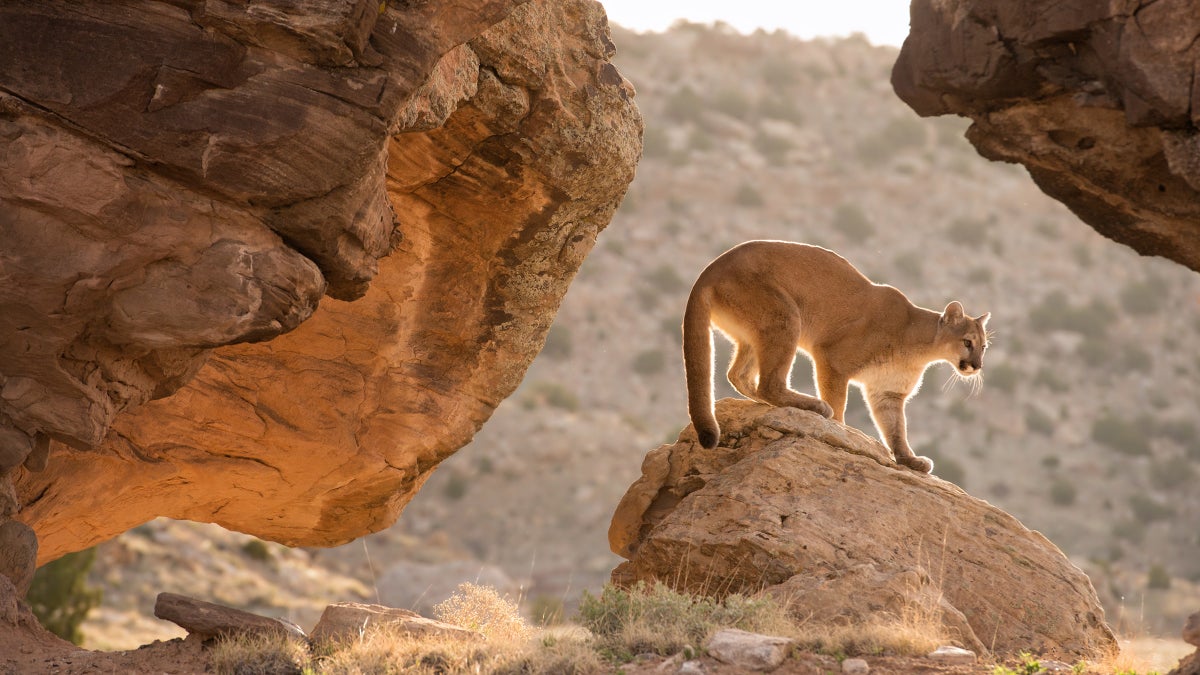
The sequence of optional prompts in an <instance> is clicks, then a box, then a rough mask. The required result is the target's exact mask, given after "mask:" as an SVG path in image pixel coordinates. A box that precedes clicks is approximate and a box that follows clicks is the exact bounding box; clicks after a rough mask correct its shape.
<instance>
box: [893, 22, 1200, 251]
mask: <svg viewBox="0 0 1200 675" xmlns="http://www.w3.org/2000/svg"><path fill="white" fill-rule="evenodd" d="M910 26H911V28H910V32H909V35H908V38H907V39H906V40H905V42H904V46H903V48H902V50H901V52H900V56H899V58H898V59H897V61H896V64H895V67H894V69H893V71H892V85H893V87H894V88H895V91H896V93H897V94H898V95H899V96H900V98H902V99H903V100H904V101H905V102H906V103H908V105H909V106H911V107H912V108H913V109H914V110H915V111H917V113H919V114H921V115H923V116H930V115H945V114H957V115H962V116H964V117H969V118H971V119H972V120H973V121H974V124H972V125H971V128H970V129H969V130H968V132H967V138H968V139H970V141H971V142H972V143H974V144H975V147H976V148H977V149H978V150H979V152H980V154H982V155H983V156H985V157H987V158H989V159H993V160H999V161H1005V162H1019V163H1021V164H1023V165H1024V166H1025V167H1026V169H1028V171H1029V174H1030V176H1032V177H1033V179H1034V181H1035V182H1036V183H1037V184H1038V186H1039V187H1040V188H1041V189H1042V190H1043V191H1044V192H1045V193H1046V194H1048V195H1050V196H1051V197H1054V198H1055V199H1058V200H1059V201H1061V202H1063V203H1064V204H1066V205H1067V206H1068V207H1069V208H1070V209H1071V210H1072V211H1073V212H1074V213H1075V214H1076V215H1078V216H1079V217H1080V218H1081V219H1082V220H1083V221H1085V222H1086V223H1088V224H1089V225H1091V226H1092V227H1093V228H1095V229H1096V231H1098V232H1100V233H1101V234H1103V235H1105V236H1106V237H1109V238H1110V239H1113V240H1115V241H1119V242H1121V243H1124V244H1127V245H1129V246H1131V247H1132V248H1134V249H1135V250H1137V251H1138V252H1139V253H1142V254H1143V255H1158V256H1163V257H1166V258H1170V259H1172V260H1175V261H1176V262H1179V263H1181V264H1183V265H1186V266H1187V267H1190V268H1191V269H1193V270H1198V271H1200V135H1198V130H1197V129H1198V127H1200V89H1198V88H1196V87H1195V79H1196V74H1197V73H1198V72H1200V3H1197V2H1195V0H1158V1H1155V0H1129V1H1125V2H1092V1H1090V0H1064V1H1058V0H1053V1H1052V0H913V2H912V4H911V21H910Z"/></svg>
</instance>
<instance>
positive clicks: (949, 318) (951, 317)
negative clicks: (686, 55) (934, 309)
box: [940, 300, 963, 325]
mask: <svg viewBox="0 0 1200 675" xmlns="http://www.w3.org/2000/svg"><path fill="white" fill-rule="evenodd" d="M962 318H963V308H962V304H960V303H959V302H958V301H957V300H952V301H951V302H950V304H948V305H946V309H944V310H942V319H941V321H940V323H942V324H943V325H945V324H947V323H954V322H957V321H959V320H960V319H962Z"/></svg>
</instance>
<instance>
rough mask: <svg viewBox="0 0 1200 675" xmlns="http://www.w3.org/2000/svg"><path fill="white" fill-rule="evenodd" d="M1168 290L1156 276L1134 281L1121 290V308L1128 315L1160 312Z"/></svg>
mask: <svg viewBox="0 0 1200 675" xmlns="http://www.w3.org/2000/svg"><path fill="white" fill-rule="evenodd" d="M1169 290H1170V289H1169V288H1168V286H1167V282H1166V281H1164V280H1163V279H1162V278H1161V277H1159V276H1157V275H1152V276H1149V277H1146V278H1145V279H1143V280H1141V281H1134V282H1131V283H1129V284H1127V285H1126V286H1125V287H1124V288H1122V289H1121V294H1120V299H1121V307H1122V308H1123V309H1124V310H1125V311H1126V312H1129V313H1130V314H1137V315H1146V314H1156V313H1158V312H1160V311H1162V309H1163V307H1164V306H1165V305H1166V303H1167V299H1168V297H1167V293H1168V291H1169Z"/></svg>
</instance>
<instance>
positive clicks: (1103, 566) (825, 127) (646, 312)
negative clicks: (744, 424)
mask: <svg viewBox="0 0 1200 675" xmlns="http://www.w3.org/2000/svg"><path fill="white" fill-rule="evenodd" d="M614 39H615V41H616V42H617V44H618V46H619V51H618V54H617V56H616V58H615V62H616V63H617V64H618V66H619V67H620V68H621V70H622V72H624V73H626V74H627V75H628V76H629V77H630V79H631V81H632V82H633V83H634V84H635V86H636V87H637V89H638V100H639V106H640V107H641V108H642V110H643V113H644V114H645V116H646V120H647V123H646V124H647V127H646V128H647V131H646V156H645V157H644V159H643V161H642V163H641V164H640V165H639V169H638V176H637V178H636V180H635V181H634V183H633V185H632V187H631V190H630V195H629V197H628V198H627V199H626V202H625V203H624V204H623V205H622V208H621V209H620V211H618V214H617V217H616V218H615V220H614V225H613V227H611V228H610V229H609V230H608V231H606V233H605V235H604V237H602V239H601V243H600V245H599V246H598V247H597V250H596V251H595V252H594V254H593V255H592V256H591V257H590V258H589V259H588V261H587V263H586V264H585V265H584V267H583V269H582V270H581V273H580V276H579V278H578V279H577V280H576V282H575V284H574V285H573V286H572V289H571V292H570V293H569V294H568V296H567V298H566V300H565V301H564V304H563V307H562V309H561V311H560V314H559V317H558V319H557V321H556V324H555V326H554V328H553V329H552V330H551V333H550V337H549V340H548V343H547V348H546V350H544V352H543V353H542V354H541V356H539V358H538V359H537V361H535V363H534V365H533V366H532V367H531V369H530V371H529V373H528V375H527V376H526V378H525V381H524V382H523V384H522V386H521V388H520V389H518V391H517V392H516V394H515V395H514V396H513V398H512V399H510V400H508V401H506V402H505V403H504V404H503V405H502V406H501V407H500V408H499V410H498V414H497V415H496V416H495V417H494V418H493V419H492V420H491V421H490V422H489V424H488V425H487V426H486V427H485V428H484V429H483V430H482V431H481V433H480V434H479V435H478V436H477V438H476V440H475V441H474V442H473V443H472V444H471V445H469V446H467V448H465V449H464V451H463V452H462V453H460V454H459V455H457V456H456V457H455V458H453V459H452V460H451V461H450V462H449V463H447V464H446V465H445V466H444V467H443V470H442V471H439V472H438V473H437V474H435V475H434V476H433V478H432V479H431V481H430V483H429V484H428V486H427V489H426V490H425V491H424V492H422V494H421V495H419V496H418V497H417V499H415V500H414V502H413V504H411V505H410V507H409V508H408V510H407V511H406V512H405V515H404V517H403V518H402V519H401V520H400V522H399V523H398V524H397V527H396V528H395V529H396V530H397V531H399V532H403V533H406V534H410V535H416V536H419V537H428V536H437V537H444V538H447V539H449V540H450V541H452V542H454V543H455V544H457V545H458V546H460V547H462V548H465V549H467V550H469V551H471V552H472V554H473V555H474V556H475V557H477V558H478V559H479V560H481V561H487V562H489V563H497V564H500V565H501V566H502V567H504V568H505V569H507V570H509V571H510V573H511V574H513V575H514V576H517V577H518V578H520V577H525V578H530V579H531V580H532V584H533V585H532V587H531V589H530V590H529V591H527V592H528V594H530V595H533V596H539V595H549V596H551V597H566V596H569V595H570V593H565V591H564V589H565V588H566V587H567V585H566V582H567V581H569V582H570V588H571V592H574V591H575V589H577V588H578V587H579V586H580V585H592V584H597V583H600V581H602V580H603V578H604V576H605V575H606V573H607V570H608V569H610V568H611V567H612V566H613V565H614V564H615V562H616V561H615V560H613V559H611V558H608V559H605V556H604V555H602V554H599V553H597V551H598V550H600V549H601V547H603V546H604V542H605V539H604V537H605V530H606V528H607V518H606V513H605V512H606V511H607V510H611V508H612V505H613V504H615V503H616V502H617V500H618V499H619V498H620V496H621V494H623V492H624V490H625V488H626V487H627V486H628V485H629V484H630V483H631V482H632V481H633V480H634V479H635V478H636V477H637V467H638V466H639V464H640V462H641V456H642V454H643V453H644V452H645V450H646V448H648V447H653V446H654V445H657V444H658V443H660V442H664V441H667V440H673V439H674V438H675V436H676V435H677V433H678V431H679V429H680V428H682V427H683V426H684V425H686V423H687V416H686V401H685V397H684V390H683V372H682V363H681V361H680V359H679V356H678V350H679V322H680V318H681V315H682V308H683V303H684V300H685V298H686V296H687V291H688V288H689V286H690V284H691V281H692V279H693V278H694V277H695V275H696V274H698V273H699V271H700V270H701V269H702V268H703V267H704V265H705V264H706V263H707V262H708V261H709V260H711V259H712V257H714V256H716V255H717V254H719V253H720V252H721V251H723V250H725V249H726V248H728V247H729V246H730V245H732V244H734V243H737V242H739V241H742V240H745V239H752V238H779V239H790V240H798V241H808V242H813V243H818V244H822V245H826V246H829V247H831V248H833V249H835V250H837V251H838V252H840V253H842V254H843V255H845V256H846V257H847V258H849V259H850V260H851V261H852V262H853V263H854V264H855V265H857V266H858V267H859V268H860V269H862V270H863V271H864V272H865V273H866V274H867V275H868V276H870V277H872V278H873V279H875V280H877V281H880V282H885V283H891V284H894V285H896V286H897V287H899V288H900V289H901V290H903V291H905V292H906V293H907V294H908V295H909V296H910V297H911V298H912V299H913V300H914V302H916V303H917V304H920V305H922V306H925V307H935V308H940V307H942V306H943V305H944V304H945V302H946V301H947V300H949V299H951V298H957V299H959V300H961V301H963V303H964V304H965V306H966V309H967V311H968V312H972V313H981V312H983V311H990V312H991V313H992V320H991V322H990V324H989V328H991V329H993V330H994V331H995V338H994V341H993V343H992V347H991V348H990V349H989V351H988V355H987V363H986V364H985V379H984V387H983V391H982V392H981V393H980V394H979V395H978V396H975V397H971V396H968V394H967V392H965V391H964V390H963V389H962V388H956V387H954V386H953V385H952V384H951V382H952V380H953V377H952V376H951V374H950V373H949V372H948V371H947V370H943V369H942V368H941V367H938V368H934V369H933V370H931V371H930V372H929V373H928V374H927V376H926V384H925V387H924V389H923V390H922V391H921V393H920V394H918V395H917V396H916V397H915V398H914V399H913V401H912V402H911V404H910V406H909V416H908V418H909V429H910V438H911V439H912V441H913V444H914V448H915V449H916V450H917V451H918V452H921V453H931V454H932V456H933V457H934V458H935V459H936V460H938V472H937V473H938V475H939V476H940V477H942V478H944V479H947V480H950V481H952V482H955V483H958V484H959V485H961V486H963V487H964V488H965V489H967V490H968V491H969V492H970V493H971V494H972V495H975V496H978V497H981V498H984V499H986V500H988V501H989V502H991V503H992V504H995V505H996V506H998V507H1000V508H1002V509H1004V510H1005V511H1007V512H1009V513H1011V514H1013V515H1015V516H1017V517H1018V518H1019V519H1020V520H1021V521H1022V522H1023V523H1024V524H1026V525H1027V526H1029V527H1031V528H1033V529H1036V530H1039V531H1041V532H1043V533H1044V534H1045V535H1046V536H1047V537H1049V538H1050V540H1051V541H1053V542H1054V543H1056V544H1057V545H1059V546H1060V547H1061V548H1062V549H1063V550H1064V551H1065V552H1066V553H1067V554H1068V555H1069V556H1071V557H1072V559H1073V560H1075V561H1076V562H1077V563H1078V564H1080V565H1081V566H1083V567H1085V568H1086V569H1087V570H1088V571H1089V573H1091V574H1092V575H1093V576H1094V578H1095V580H1096V587H1097V590H1098V591H1099V593H1100V596H1101V598H1102V600H1103V601H1104V602H1105V604H1106V606H1107V608H1108V610H1109V615H1110V617H1112V618H1113V621H1114V626H1115V627H1116V628H1118V630H1121V631H1129V630H1144V629H1146V628H1148V627H1149V628H1153V629H1154V630H1159V631H1162V632H1163V634H1174V633H1175V632H1176V630H1177V626H1178V624H1179V621H1181V620H1182V617H1184V616H1187V614H1188V613H1190V612H1191V611H1194V608H1191V605H1193V604H1195V603H1196V602H1197V600H1196V598H1197V596H1196V595H1195V591H1194V590H1190V589H1194V588H1195V586H1194V583H1195V582H1196V581H1198V580H1200V566H1198V564H1200V563H1198V561H1197V559H1196V558H1195V556H1194V555H1193V554H1194V551H1195V547H1196V546H1197V545H1198V544H1200V541H1198V540H1197V539H1196V537H1197V534H1196V532H1195V528H1194V527H1192V523H1194V522H1196V520H1197V519H1198V518H1200V491H1197V490H1195V486H1196V484H1197V479H1198V475H1200V472H1197V470H1196V468H1195V464H1196V462H1197V461H1198V460H1200V434H1197V427H1196V424H1195V422H1194V421H1193V416H1194V415H1193V413H1194V410H1193V405H1192V402H1193V401H1195V400H1197V397H1198V396H1200V391H1198V390H1197V382H1198V381H1200V380H1198V378H1197V375H1198V374H1200V362H1198V361H1197V360H1196V358H1195V355H1194V354H1193V353H1192V352H1191V350H1189V349H1188V347H1187V345H1188V344H1189V342H1190V341H1191V339H1192V337H1194V336H1195V335H1196V334H1197V332H1198V331H1200V321H1197V319H1196V314H1195V311H1194V310H1195V308H1196V307H1197V303H1200V278H1198V277H1197V276H1196V274H1195V273H1193V272H1191V271H1189V270H1187V269H1184V268H1182V267H1180V266H1179V265H1176V264H1174V263H1171V262H1168V261H1165V260H1162V259H1155V258H1142V257H1139V256H1137V255H1136V254H1135V253H1134V252H1133V251H1131V250H1129V249H1127V248H1124V247H1121V246H1119V245H1116V244H1113V243H1112V242H1110V241H1108V240H1106V239H1104V238H1102V237H1100V236H1098V235H1097V234H1096V233H1095V232H1093V231H1092V230H1091V229H1089V228H1087V227H1086V226H1084V225H1083V224H1081V223H1079V221H1078V219H1077V218H1076V217H1075V216H1074V215H1073V214H1071V213H1070V212H1069V211H1068V210H1067V209H1066V208H1064V207H1063V206H1062V205H1061V204H1059V203H1058V202H1055V201H1054V200H1052V199H1050V198H1048V197H1047V196H1046V195H1044V194H1043V193H1042V192H1041V191H1039V189H1038V187H1037V186H1036V185H1035V183H1034V182H1033V181H1031V180H1030V178H1029V176H1028V175H1027V174H1026V173H1025V172H1024V171H1023V170H1021V169H1020V168H1018V167H1013V166H1012V165H1005V164H996V163H991V162H988V161H986V160H984V159H982V158H980V157H979V156H978V154H977V153H976V152H975V151H974V150H973V148H972V147H971V146H970V144H969V143H968V142H967V141H966V140H964V139H963V137H962V134H963V132H964V130H965V128H966V126H967V123H966V122H965V121H962V120H957V119H953V118H935V119H929V120H921V119H919V118H918V117H917V116H915V115H914V114H913V113H912V111H911V110H909V109H908V108H907V107H906V106H905V105H904V103H903V102H901V101H899V100H897V98H896V97H895V94H894V93H893V92H892V90H891V87H890V84H889V77H890V73H891V68H892V65H893V63H894V62H895V60H896V58H897V51H896V50H895V49H890V48H886V47H873V46H871V45H869V44H867V43H866V42H864V41H862V40H860V39H848V40H839V41H811V42H809V41H799V40H796V39H793V38H791V37H789V36H786V35H782V34H757V35H752V36H742V35H737V34H733V33H731V32H729V31H728V30H724V29H721V28H712V27H701V26H680V27H677V28H675V29H673V30H671V31H670V32H668V33H666V34H647V35H640V34H633V33H628V32H620V31H618V32H617V33H616V34H615V37H614ZM718 342H719V343H721V344H720V345H719V351H720V350H721V349H722V348H723V342H721V341H720V340H718ZM726 353H727V352H726ZM724 358H727V357H726V356H725V355H724V354H718V360H719V361H720V360H721V359H724ZM723 363H724V362H723V361H721V364H722V365H718V367H717V369H718V372H720V371H721V370H722V368H723ZM808 372H809V371H808V367H807V365H806V363H805V361H804V360H803V359H800V360H799V361H798V363H797V367H796V370H795V372H794V374H793V382H794V383H795V384H796V386H797V387H801V388H805V387H811V384H810V375H809V374H808ZM718 380H719V381H718V392H719V394H720V395H726V396H728V395H732V391H731V390H730V389H729V388H728V387H727V385H725V383H724V382H723V381H721V380H723V378H721V377H718ZM810 391H811V389H810ZM848 419H849V421H850V423H851V424H852V425H853V426H855V427H856V428H858V429H861V430H863V431H865V432H867V433H869V434H872V435H873V434H874V433H875V432H874V429H873V426H872V425H871V422H870V420H869V418H868V417H867V415H866V413H865V410H864V407H863V406H862V404H861V401H859V399H858V397H857V396H854V395H852V401H851V410H850V412H849V417H848ZM1152 572H1153V574H1151V573H1152ZM585 579H590V580H591V581H585ZM543 582H544V583H543ZM1164 617H1165V618H1164Z"/></svg>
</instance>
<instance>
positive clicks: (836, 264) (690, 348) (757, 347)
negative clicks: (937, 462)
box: [683, 241, 989, 473]
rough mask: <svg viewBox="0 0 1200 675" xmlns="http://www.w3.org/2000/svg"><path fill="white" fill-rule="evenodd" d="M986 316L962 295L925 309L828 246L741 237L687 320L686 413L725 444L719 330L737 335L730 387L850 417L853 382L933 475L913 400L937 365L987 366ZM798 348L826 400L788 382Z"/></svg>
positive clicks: (914, 461) (892, 441)
mask: <svg viewBox="0 0 1200 675" xmlns="http://www.w3.org/2000/svg"><path fill="white" fill-rule="evenodd" d="M988 316H989V315H988V314H983V315H982V316H978V317H975V318H971V317H969V316H966V315H965V314H964V313H963V307H962V305H961V304H959V303H958V302H951V303H950V304H948V305H946V309H945V310H944V311H942V312H941V313H938V312H935V311H933V310H929V309H923V308H921V307H917V306H916V305H914V304H912V303H911V302H910V301H909V300H908V298H907V297H905V296H904V294H903V293H901V292H900V291H898V290H896V289H895V288H893V287H891V286H885V285H881V284H875V283H872V282H871V280H870V279H867V278H866V277H865V276H863V274H862V273H861V272H859V271H858V270H857V269H855V268H854V266H853V265H851V264H850V263H849V262H848V261H847V260H846V259H845V258H843V257H841V256H840V255H838V254H836V253H834V252H833V251H830V250H828V249H824V248H821V247H819V246H810V245H807V244H796V243H792V242H786V241H748V242H745V243H743V244H739V245H738V246H735V247H733V248H731V249H729V250H728V251H726V252H725V253H723V254H721V255H720V256H719V257H717V259H716V260H714V261H712V263H710V264H709V265H708V267H706V268H705V269H704V271H703V272H701V273H700V277H699V278H697V279H696V284H695V285H694V286H693V287H692V293H691V295H690V296H689V297H688V302H687V309H686V311H685V312H684V315H683V363H684V368H685V370H686V375H687V390H688V412H689V414H690V415H691V418H692V423H693V424H694V425H695V427H696V434H697V436H698V437H699V439H700V444H701V445H703V446H704V447H705V448H715V447H716V446H717V443H718V441H719V440H720V428H719V427H718V425H717V418H716V416H715V415H714V414H713V392H712V368H713V363H712V349H713V348H712V331H711V326H716V328H717V329H718V330H720V331H721V332H722V333H724V334H725V335H726V336H727V337H728V338H729V339H730V340H731V341H732V342H733V345H734V353H733V359H732V362H731V363H730V365H729V373H728V375H729V382H730V384H732V385H733V387H734V388H735V389H737V390H738V392H740V393H741V394H742V395H743V396H746V397H747V398H750V399H753V400H756V401H761V402H763V403H769V404H771V405H777V406H791V407H794V408H802V409H804V410H811V411H813V412H816V413H819V414H821V415H824V416H825V417H832V418H833V419H835V420H837V421H838V422H842V423H845V419H844V417H845V413H846V394H847V387H848V385H849V384H850V383H851V382H854V383H855V384H858V385H859V386H860V387H862V389H863V394H864V398H865V399H866V401H867V406H868V407H869V409H870V412H871V419H872V420H874V422H875V427H876V428H877V429H878V430H879V435H880V437H881V438H882V439H883V441H884V442H885V443H886V444H887V445H888V447H890V448H891V450H892V453H893V454H895V456H896V461H897V462H898V463H900V464H903V465H904V466H907V467H910V468H912V469H916V470H917V471H923V472H926V473H928V472H929V471H931V470H932V469H933V462H931V461H930V460H929V458H927V457H918V456H916V455H915V454H914V453H913V451H912V448H910V447H909V445H908V436H907V432H906V430H905V418H904V406H905V403H907V401H908V399H909V398H910V397H911V396H912V395H913V394H915V393H916V392H917V389H918V388H920V386H921V378H922V377H923V376H924V374H925V369H926V368H928V367H929V366H930V365H932V364H934V363H936V362H938V361H946V362H949V363H950V364H952V365H954V366H955V368H956V369H957V372H958V373H959V374H960V376H962V377H969V376H973V375H976V374H978V373H979V372H980V371H981V369H982V368H983V353H984V351H985V350H986V349H987V321H988ZM797 348H799V349H802V350H804V352H806V353H807V354H808V356H809V357H810V358H811V359H812V362H813V367H814V374H815V378H814V379H815V380H816V385H817V394H818V396H820V398H816V397H813V396H807V395H805V394H801V393H799V392H797V391H794V390H793V389H791V387H790V386H789V384H788V380H789V376H790V373H791V369H792V362H793V360H795V357H796V350H797Z"/></svg>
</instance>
